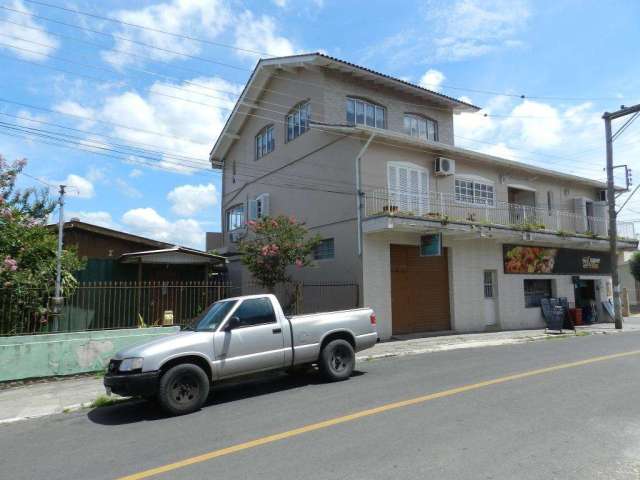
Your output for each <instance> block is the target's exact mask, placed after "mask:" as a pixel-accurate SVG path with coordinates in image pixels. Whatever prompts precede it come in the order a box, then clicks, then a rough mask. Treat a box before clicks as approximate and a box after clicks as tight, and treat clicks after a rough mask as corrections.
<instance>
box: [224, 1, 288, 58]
mask: <svg viewBox="0 0 640 480" xmlns="http://www.w3.org/2000/svg"><path fill="white" fill-rule="evenodd" d="M235 21H236V29H235V47H236V48H238V49H240V50H238V51H237V52H236V53H237V54H238V55H240V56H242V57H249V58H257V57H261V56H265V54H266V55H269V56H276V57H284V56H287V55H293V54H294V53H295V48H294V47H293V44H292V43H291V42H290V41H289V40H288V39H287V38H285V37H282V36H278V34H277V33H276V30H277V26H276V22H275V20H274V19H273V18H272V17H269V16H267V15H263V16H261V17H257V16H255V15H254V14H253V13H252V12H250V11H249V10H246V11H245V12H244V13H242V15H240V16H239V17H238V18H237V19H235ZM256 52H259V53H256Z"/></svg>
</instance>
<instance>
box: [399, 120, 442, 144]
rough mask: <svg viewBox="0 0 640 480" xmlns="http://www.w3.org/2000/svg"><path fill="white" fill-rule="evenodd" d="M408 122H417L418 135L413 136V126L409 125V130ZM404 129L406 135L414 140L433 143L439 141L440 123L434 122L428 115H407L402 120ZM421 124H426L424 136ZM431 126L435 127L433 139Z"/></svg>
mask: <svg viewBox="0 0 640 480" xmlns="http://www.w3.org/2000/svg"><path fill="white" fill-rule="evenodd" d="M407 121H409V122H410V123H412V122H415V123H416V125H415V127H416V135H414V134H413V125H411V124H410V125H409V128H408V129H407ZM402 123H403V127H404V130H405V133H406V134H407V135H409V136H410V137H413V138H422V139H424V140H429V141H432V142H437V141H438V121H437V120H434V119H433V118H431V117H427V116H426V115H421V114H419V113H405V114H404V118H403V120H402ZM421 123H423V124H424V135H422V134H421V129H420V127H421ZM429 124H432V125H433V138H429ZM407 130H408V131H407Z"/></svg>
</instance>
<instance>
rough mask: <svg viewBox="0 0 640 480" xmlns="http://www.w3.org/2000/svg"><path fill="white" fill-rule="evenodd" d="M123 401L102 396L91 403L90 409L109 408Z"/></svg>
mask: <svg viewBox="0 0 640 480" xmlns="http://www.w3.org/2000/svg"><path fill="white" fill-rule="evenodd" d="M123 400H124V399H122V398H113V397H107V396H106V395H100V396H99V397H98V398H96V399H95V400H94V401H93V402H92V403H91V406H90V408H100V407H108V406H110V405H115V404H116V403H120V402H121V401H123Z"/></svg>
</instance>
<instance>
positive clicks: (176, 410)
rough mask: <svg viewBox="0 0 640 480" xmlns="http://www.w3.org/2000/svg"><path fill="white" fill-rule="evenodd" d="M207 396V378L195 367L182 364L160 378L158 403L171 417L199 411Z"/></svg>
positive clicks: (189, 364)
mask: <svg viewBox="0 0 640 480" xmlns="http://www.w3.org/2000/svg"><path fill="white" fill-rule="evenodd" d="M208 396H209V378H208V377H207V374H206V373H205V372H204V371H203V370H202V369H201V368H200V367H198V366H197V365H194V364H192V363H182V364H180V365H176V366H175V367H172V368H170V369H169V370H167V371H166V372H165V374H164V375H162V377H161V378H160V388H159V390H158V401H159V402H160V406H161V407H162V408H163V409H164V410H165V411H167V412H168V413H170V414H171V415H184V414H185V413H191V412H195V411H196V410H199V409H200V407H202V405H203V404H204V402H205V401H206V400H207V397H208Z"/></svg>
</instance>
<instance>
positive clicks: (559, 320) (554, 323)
mask: <svg viewBox="0 0 640 480" xmlns="http://www.w3.org/2000/svg"><path fill="white" fill-rule="evenodd" d="M563 322H564V308H562V307H561V306H560V305H556V306H555V307H553V310H552V312H551V321H549V322H548V323H547V329H548V330H562V324H563Z"/></svg>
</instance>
